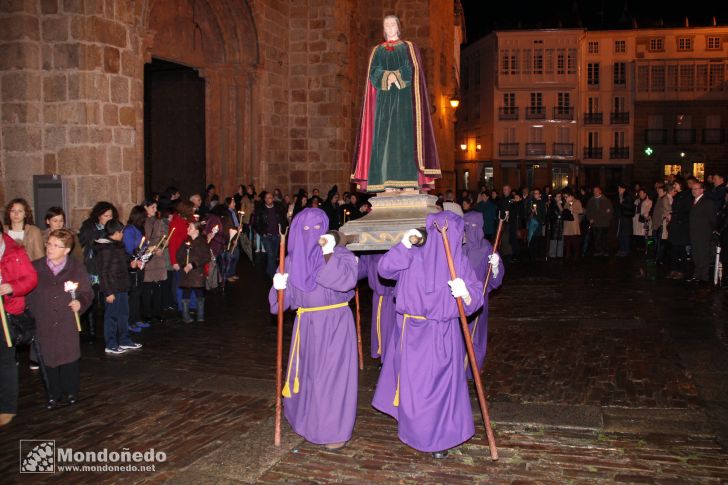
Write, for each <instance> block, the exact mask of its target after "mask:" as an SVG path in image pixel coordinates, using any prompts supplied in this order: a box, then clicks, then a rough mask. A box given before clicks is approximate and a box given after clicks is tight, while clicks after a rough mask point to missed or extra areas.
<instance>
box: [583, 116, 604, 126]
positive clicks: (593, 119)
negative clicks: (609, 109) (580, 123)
mask: <svg viewBox="0 0 728 485" xmlns="http://www.w3.org/2000/svg"><path fill="white" fill-rule="evenodd" d="M603 116H604V115H603V114H602V113H584V124H585V125H601V124H602V118H603Z"/></svg>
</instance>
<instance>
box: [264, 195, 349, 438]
mask: <svg viewBox="0 0 728 485" xmlns="http://www.w3.org/2000/svg"><path fill="white" fill-rule="evenodd" d="M328 222H329V221H328V218H327V217H326V214H325V213H324V211H322V210H321V209H315V208H309V209H304V210H303V211H301V212H300V213H299V214H298V215H297V216H296V217H295V218H294V219H293V223H292V224H291V230H290V231H291V232H290V237H289V240H288V251H289V252H288V256H287V257H286V272H287V273H288V274H289V277H288V285H287V288H286V290H285V292H284V308H285V309H288V308H291V309H298V312H299V313H298V314H297V318H296V322H295V324H294V328H293V337H292V338H291V348H290V352H289V358H288V362H287V365H286V368H285V369H284V372H285V375H284V378H285V381H284V384H285V386H284V397H285V399H284V401H283V402H284V415H285V417H286V419H287V420H288V422H289V423H290V425H291V427H292V428H293V430H294V431H295V432H296V433H298V434H299V435H301V436H303V437H304V438H306V440H307V441H310V442H311V443H316V444H328V443H340V442H344V441H348V440H349V439H351V433H352V431H353V429H354V421H355V419H356V400H357V384H358V374H357V372H358V371H357V365H358V362H357V360H358V359H357V344H356V330H355V326H354V319H353V317H352V313H351V309H350V308H349V306H348V302H349V300H351V298H352V297H353V296H354V287H355V286H356V282H357V262H356V257H355V256H354V254H353V253H352V252H351V251H349V250H347V249H345V248H342V247H336V248H335V249H334V253H333V254H332V255H331V256H330V257H329V259H328V261H326V260H325V259H324V256H323V254H322V251H321V247H320V246H319V244H318V240H319V238H320V237H321V236H322V235H323V234H325V233H326V230H327V229H328V227H329V225H328ZM268 300H269V302H270V311H271V313H277V312H278V292H277V291H276V290H275V288H271V290H270V293H269V295H268ZM336 304H343V305H342V306H340V307H338V308H332V309H319V310H316V308H317V307H322V306H328V305H336ZM301 309H308V310H307V311H303V313H301V312H302V310H301ZM286 391H288V393H286ZM287 394H288V395H287ZM288 396H290V397H288Z"/></svg>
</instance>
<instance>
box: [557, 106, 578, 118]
mask: <svg viewBox="0 0 728 485" xmlns="http://www.w3.org/2000/svg"><path fill="white" fill-rule="evenodd" d="M554 119H555V120H573V119H574V108H573V107H572V106H560V107H556V108H554Z"/></svg>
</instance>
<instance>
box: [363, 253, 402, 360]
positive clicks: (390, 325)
mask: <svg viewBox="0 0 728 485" xmlns="http://www.w3.org/2000/svg"><path fill="white" fill-rule="evenodd" d="M382 256H384V254H383V253H375V254H363V255H362V256H360V257H359V279H362V278H366V279H367V282H368V283H369V288H371V290H372V342H371V355H372V358H373V359H377V358H379V357H382V356H383V355H384V350H385V349H386V348H387V341H388V340H389V338H390V335H391V333H392V332H393V331H394V327H395V326H396V321H397V318H396V315H395V309H394V282H393V281H390V280H385V279H384V278H382V277H380V276H379V273H378V272H377V266H378V265H379V260H380V259H382Z"/></svg>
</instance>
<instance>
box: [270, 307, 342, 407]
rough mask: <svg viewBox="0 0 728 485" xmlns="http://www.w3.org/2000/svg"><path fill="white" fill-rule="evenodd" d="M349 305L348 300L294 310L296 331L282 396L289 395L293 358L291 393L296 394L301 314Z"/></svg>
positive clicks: (299, 355)
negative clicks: (293, 370) (294, 366)
mask: <svg viewBox="0 0 728 485" xmlns="http://www.w3.org/2000/svg"><path fill="white" fill-rule="evenodd" d="M345 306H349V303H348V302H343V303H337V304H335V305H326V306H317V307H311V308H299V309H298V310H296V333H295V335H294V336H293V346H292V347H291V348H292V350H291V357H290V358H289V361H288V373H287V374H286V384H285V386H283V392H282V393H281V394H283V397H291V386H290V385H289V382H290V380H291V369H292V367H293V359H294V357H295V359H296V376H295V378H294V379H293V393H294V394H298V390H299V387H300V386H299V382H298V368H299V364H300V361H301V315H303V314H304V313H310V312H320V311H323V310H333V309H334V308H342V307H345Z"/></svg>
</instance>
